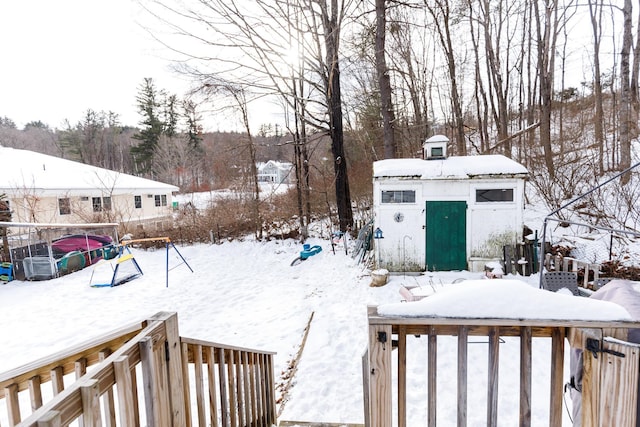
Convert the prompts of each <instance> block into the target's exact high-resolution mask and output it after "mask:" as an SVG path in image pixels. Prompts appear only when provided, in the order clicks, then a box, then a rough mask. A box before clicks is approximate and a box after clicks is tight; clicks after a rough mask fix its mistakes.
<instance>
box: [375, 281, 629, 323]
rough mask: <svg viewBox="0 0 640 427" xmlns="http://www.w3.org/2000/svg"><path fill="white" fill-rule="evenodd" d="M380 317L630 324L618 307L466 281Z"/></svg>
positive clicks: (383, 309) (520, 286)
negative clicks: (599, 321)
mask: <svg viewBox="0 0 640 427" xmlns="http://www.w3.org/2000/svg"><path fill="white" fill-rule="evenodd" d="M378 314H380V315H383V316H405V317H466V318H477V319H553V320H603V321H607V320H622V321H625V320H628V321H631V320H632V319H631V316H630V315H629V313H628V312H627V311H626V310H625V309H624V308H622V307H621V306H619V305H618V304H614V303H610V302H606V301H598V300H592V299H589V298H575V297H574V296H573V295H572V294H571V293H569V294H568V295H567V294H565V293H561V292H558V293H553V292H547V291H543V290H540V289H538V288H533V287H531V286H530V285H528V284H526V283H524V282H522V281H520V280H513V279H502V280H465V281H463V282H460V283H456V284H452V285H450V286H447V287H443V288H442V290H441V291H440V292H437V293H435V294H434V295H433V296H432V297H430V298H425V299H423V300H420V301H417V302H414V303H413V304H401V303H394V304H382V305H381V306H379V307H378Z"/></svg>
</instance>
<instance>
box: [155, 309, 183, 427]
mask: <svg viewBox="0 0 640 427" xmlns="http://www.w3.org/2000/svg"><path fill="white" fill-rule="evenodd" d="M156 318H157V317H156ZM162 320H164V324H165V328H166V333H167V356H168V359H169V360H168V361H167V364H168V366H167V374H168V380H169V394H170V399H171V401H170V407H171V417H172V425H174V426H183V425H191V420H190V418H191V417H190V416H189V401H188V400H187V399H185V390H187V389H188V387H186V381H187V378H188V377H183V371H182V348H181V345H180V333H179V331H178V315H177V314H176V313H164V316H163V319H162Z"/></svg>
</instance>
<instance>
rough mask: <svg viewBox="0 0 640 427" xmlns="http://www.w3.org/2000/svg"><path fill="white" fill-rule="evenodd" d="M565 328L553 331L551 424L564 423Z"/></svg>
mask: <svg viewBox="0 0 640 427" xmlns="http://www.w3.org/2000/svg"><path fill="white" fill-rule="evenodd" d="M564 336H565V329H564V328H553V331H552V333H551V381H550V383H551V384H550V385H551V390H550V392H549V395H550V401H549V425H550V426H559V425H562V386H563V368H564Z"/></svg>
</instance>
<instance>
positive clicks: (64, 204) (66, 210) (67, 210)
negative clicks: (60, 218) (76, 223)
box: [58, 197, 71, 215]
mask: <svg viewBox="0 0 640 427" xmlns="http://www.w3.org/2000/svg"><path fill="white" fill-rule="evenodd" d="M58 209H59V211H60V215H70V214H71V202H70V201H69V198H68V197H64V198H62V199H58Z"/></svg>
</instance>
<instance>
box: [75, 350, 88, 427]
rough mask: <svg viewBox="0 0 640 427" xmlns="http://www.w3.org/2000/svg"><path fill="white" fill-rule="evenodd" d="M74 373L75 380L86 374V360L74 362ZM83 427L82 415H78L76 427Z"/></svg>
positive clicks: (82, 358)
mask: <svg viewBox="0 0 640 427" xmlns="http://www.w3.org/2000/svg"><path fill="white" fill-rule="evenodd" d="M74 371H75V374H76V380H77V379H79V378H80V377H82V376H83V375H84V374H86V373H87V359H86V358H84V357H81V358H80V359H78V360H76V362H75V363H74ZM83 426H84V415H80V417H79V418H78V427H83Z"/></svg>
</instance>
